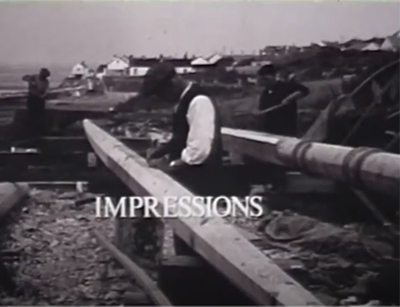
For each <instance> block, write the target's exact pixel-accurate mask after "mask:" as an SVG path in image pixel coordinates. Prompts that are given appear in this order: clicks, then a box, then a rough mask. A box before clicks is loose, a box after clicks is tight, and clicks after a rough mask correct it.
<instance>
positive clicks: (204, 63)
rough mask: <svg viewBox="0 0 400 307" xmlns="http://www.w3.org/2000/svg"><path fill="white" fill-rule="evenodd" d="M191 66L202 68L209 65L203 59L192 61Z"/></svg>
mask: <svg viewBox="0 0 400 307" xmlns="http://www.w3.org/2000/svg"><path fill="white" fill-rule="evenodd" d="M190 64H191V65H192V66H204V65H210V63H209V62H208V61H207V60H206V59H204V58H197V59H194V60H193V61H192V62H191V63H190Z"/></svg>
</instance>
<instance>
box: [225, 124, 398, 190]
mask: <svg viewBox="0 0 400 307" xmlns="http://www.w3.org/2000/svg"><path fill="white" fill-rule="evenodd" d="M222 135H223V141H224V146H226V148H227V149H228V150H235V151H237V152H239V153H241V154H243V155H248V156H251V157H253V158H256V159H258V160H260V161H262V162H266V163H272V164H278V165H284V166H287V167H289V168H292V169H297V170H299V171H301V172H305V173H307V174H311V175H316V176H320V177H323V178H326V179H331V180H337V181H340V182H343V183H347V184H350V185H354V186H358V187H360V188H363V189H366V190H371V191H373V192H378V193H385V194H388V195H393V196H396V197H398V196H399V184H400V155H398V154H391V153H387V152H383V151H379V150H376V149H371V148H370V149H368V148H352V147H345V146H336V145H329V144H322V143H315V142H304V141H302V140H300V139H296V138H292V137H282V136H273V135H269V134H266V133H262V132H256V131H246V130H237V129H230V128H223V129H222Z"/></svg>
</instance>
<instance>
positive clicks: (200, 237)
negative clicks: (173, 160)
mask: <svg viewBox="0 0 400 307" xmlns="http://www.w3.org/2000/svg"><path fill="white" fill-rule="evenodd" d="M83 125H84V129H85V132H86V135H87V137H88V140H89V142H90V144H91V145H92V146H93V149H94V151H95V152H96V153H97V154H98V156H99V157H100V159H101V160H103V162H104V163H105V165H106V166H107V167H109V168H110V169H111V170H112V171H113V172H114V173H115V174H116V175H117V176H118V177H119V178H120V179H121V180H123V181H124V183H125V184H126V185H127V187H129V188H130V189H131V190H132V192H134V193H135V194H136V195H139V196H146V195H151V196H153V197H156V198H157V200H158V201H159V206H158V208H159V209H160V210H162V209H163V206H164V205H165V203H164V199H165V197H171V196H173V197H183V196H186V197H187V196H193V194H192V193H191V192H190V191H188V190H187V189H186V188H184V187H183V186H182V185H180V184H179V183H177V182H176V181H175V180H173V179H172V178H171V177H169V176H168V175H166V174H165V173H163V172H161V171H160V170H157V169H152V168H149V167H148V165H147V163H146V161H145V160H144V159H143V158H142V157H140V156H139V155H138V154H136V153H135V152H134V151H133V150H130V149H129V148H127V147H126V146H124V144H122V143H121V142H120V141H118V140H117V139H115V138H114V137H112V136H111V135H109V134H108V133H106V132H105V131H103V130H102V129H101V128H99V127H98V126H96V125H95V124H94V123H93V122H91V121H90V120H84V122H83ZM170 223H171V226H172V228H173V230H174V232H175V233H176V234H177V235H178V236H179V237H180V238H181V239H182V240H183V241H184V242H186V243H187V244H188V245H189V246H190V247H191V248H193V249H194V250H195V251H196V252H197V253H198V254H199V255H200V256H202V257H203V258H204V259H205V260H207V261H208V262H209V263H210V264H211V265H213V266H214V267H215V268H216V269H217V270H218V271H220V272H221V273H222V274H223V275H224V276H225V277H227V278H228V279H229V280H231V281H232V282H233V283H234V284H235V285H236V286H237V287H239V288H240V289H241V290H242V291H243V292H244V293H245V294H246V295H248V296H249V297H251V298H252V299H253V300H254V301H255V302H256V303H259V304H262V305H271V304H273V302H275V301H278V302H279V303H280V304H282V305H285V306H294V305H302V306H306V305H314V306H316V305H322V303H321V302H320V301H319V300H318V299H316V298H315V297H314V296H313V295H312V294H311V293H310V292H308V291H307V290H305V289H304V288H303V287H302V286H301V285H300V284H299V283H297V282H296V281H295V280H294V279H292V278H291V277H290V276H289V275H287V274H286V273H285V272H284V271H282V270H281V269H280V268H279V267H278V266H277V265H276V264H275V263H274V262H273V261H272V260H271V259H270V258H268V257H267V256H266V255H264V254H263V253H262V252H261V251H260V250H259V249H257V248H256V247H255V246H254V245H253V244H252V243H250V242H249V241H248V240H246V239H245V238H244V237H243V235H241V234H240V233H239V232H238V231H237V230H236V229H235V228H234V227H233V226H232V225H230V224H229V223H228V222H227V221H226V220H224V219H222V218H220V217H212V218H209V219H208V220H205V219H204V218H197V217H192V218H174V219H170Z"/></svg>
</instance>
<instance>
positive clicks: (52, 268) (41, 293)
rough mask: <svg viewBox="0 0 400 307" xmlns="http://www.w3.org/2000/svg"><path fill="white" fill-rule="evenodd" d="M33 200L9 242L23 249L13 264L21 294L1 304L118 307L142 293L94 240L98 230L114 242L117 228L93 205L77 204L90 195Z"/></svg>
mask: <svg viewBox="0 0 400 307" xmlns="http://www.w3.org/2000/svg"><path fill="white" fill-rule="evenodd" d="M31 196H32V199H31V200H29V201H28V202H26V203H25V205H24V207H23V208H22V212H20V213H18V215H19V217H18V219H15V220H16V222H14V223H10V225H9V226H8V228H9V229H8V230H7V234H8V238H7V240H6V242H5V243H6V247H5V249H8V250H20V255H19V259H18V260H17V261H15V262H14V263H11V264H10V266H11V267H13V270H11V271H14V273H15V277H14V278H15V281H16V282H17V285H18V287H19V289H20V291H19V293H18V295H17V296H16V297H2V298H1V299H0V305H116V304H120V303H121V300H122V298H123V296H124V293H125V292H127V291H135V290H138V289H137V287H135V286H134V285H133V284H132V283H131V282H129V278H127V276H126V275H125V273H124V270H122V269H121V268H119V267H118V266H117V264H116V263H115V262H114V261H113V260H112V259H111V257H110V254H109V253H108V252H107V251H105V250H104V249H102V248H101V247H100V246H99V245H98V244H97V242H96V240H95V239H94V238H93V237H92V236H91V235H90V233H89V231H90V230H94V229H96V230H98V231H99V232H100V233H102V234H103V235H104V236H105V237H106V238H108V239H109V240H111V239H112V238H111V236H112V235H113V233H114V231H113V225H114V224H113V221H112V220H110V219H102V220H100V219H96V218H95V216H94V206H93V203H91V204H86V205H82V206H77V205H75V201H76V200H77V199H79V198H81V197H87V196H88V195H87V194H86V195H80V194H78V193H77V192H75V191H49V190H35V189H33V190H31ZM14 215H15V214H14ZM15 218H17V216H15ZM7 264H8V263H7Z"/></svg>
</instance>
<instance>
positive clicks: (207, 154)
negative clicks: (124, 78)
mask: <svg viewBox="0 0 400 307" xmlns="http://www.w3.org/2000/svg"><path fill="white" fill-rule="evenodd" d="M139 96H141V97H142V98H143V97H150V96H155V97H156V98H157V99H159V100H160V101H163V102H165V103H169V104H171V105H174V112H173V120H172V122H173V123H172V138H171V139H170V141H169V142H167V143H166V144H163V145H161V146H160V147H158V148H156V149H155V150H151V151H149V152H148V155H147V161H148V163H149V165H150V166H152V167H155V166H157V164H156V163H154V161H155V160H157V159H160V158H162V157H164V156H168V158H169V159H168V160H169V165H168V166H167V167H162V169H163V170H164V171H165V172H168V173H173V174H174V177H180V178H182V180H181V181H182V183H183V184H186V185H187V186H188V187H189V188H192V187H193V189H195V190H196V191H197V192H199V193H198V194H208V195H209V194H210V193H213V192H211V186H213V188H215V187H216V185H215V184H212V182H215V181H214V179H217V178H218V177H219V174H220V167H221V164H222V142H221V132H220V130H221V126H220V122H219V116H218V110H217V108H216V106H215V105H214V103H213V101H212V100H211V99H210V97H209V96H207V94H206V93H205V91H204V90H203V89H202V88H201V87H200V86H199V85H198V84H196V83H192V82H188V81H186V80H183V79H182V78H180V77H179V76H178V75H177V73H176V71H175V68H174V67H173V66H172V65H171V64H170V63H168V62H161V63H158V64H156V65H155V66H154V67H152V68H150V69H149V71H148V72H147V74H146V76H145V77H144V81H143V85H142V88H141V91H140V94H139ZM178 179H179V178H178ZM217 187H218V184H217Z"/></svg>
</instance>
